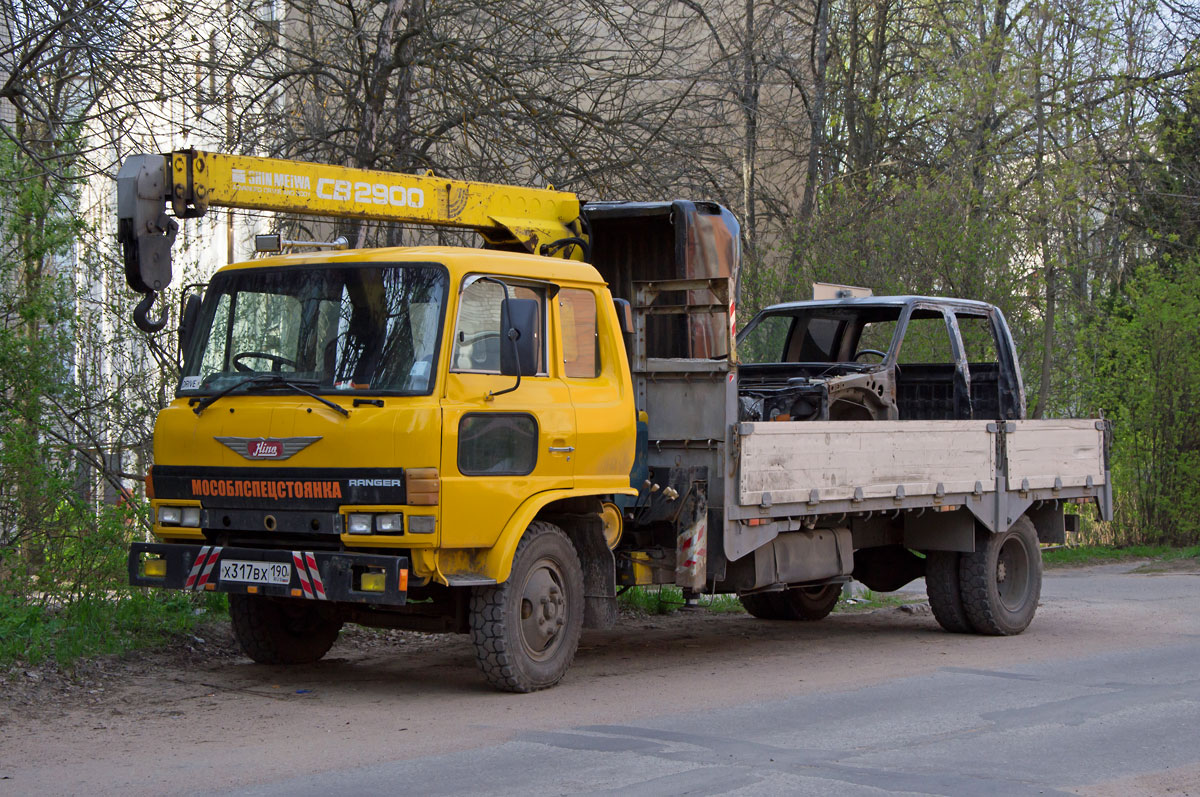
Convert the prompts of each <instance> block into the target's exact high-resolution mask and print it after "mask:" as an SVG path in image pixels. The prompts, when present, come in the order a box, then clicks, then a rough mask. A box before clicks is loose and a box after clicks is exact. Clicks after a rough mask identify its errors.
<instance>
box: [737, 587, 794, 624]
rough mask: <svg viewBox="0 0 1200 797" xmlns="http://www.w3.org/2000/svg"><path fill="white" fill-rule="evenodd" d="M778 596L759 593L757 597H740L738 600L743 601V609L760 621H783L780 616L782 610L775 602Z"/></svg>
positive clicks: (775, 593) (772, 593)
mask: <svg viewBox="0 0 1200 797" xmlns="http://www.w3.org/2000/svg"><path fill="white" fill-rule="evenodd" d="M778 595H779V593H778V592H759V593H757V594H755V595H739V596H738V600H739V601H741V604H742V608H744V609H745V610H746V611H748V612H749V613H750V614H751V616H753V617H757V618H758V619H760V620H782V619H783V618H782V617H780V616H779V613H780V609H779V608H778V607H777V606H776V602H775V598H776V597H777V596H778Z"/></svg>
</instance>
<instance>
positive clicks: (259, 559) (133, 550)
mask: <svg viewBox="0 0 1200 797" xmlns="http://www.w3.org/2000/svg"><path fill="white" fill-rule="evenodd" d="M147 554H148V555H150V556H152V557H157V558H161V559H164V560H165V561H166V563H167V572H166V575H164V576H147V575H144V573H143V572H142V560H143V559H144V558H145V556H146V555H147ZM222 560H232V561H238V562H255V563H262V564H264V565H269V564H287V565H288V566H289V567H290V569H291V579H290V581H289V582H288V583H287V584H266V583H247V582H244V581H222V580H221V577H220V576H221V561H222ZM408 567H409V564H408V557H406V556H380V555H376V554H365V553H349V552H346V551H332V552H330V551H286V550H272V549H263V548H231V547H222V546H220V545H178V544H171V543H152V542H135V543H133V544H132V545H131V546H130V547H129V583H130V584H132V585H133V586H135V587H160V588H163V589H182V590H187V591H190V592H232V593H240V594H248V593H252V594H256V595H268V596H272V597H278V598H301V599H308V600H323V601H339V602H344V603H367V604H376V605H385V606H403V605H404V604H405V602H406V600H407V595H408ZM368 569H369V570H371V571H373V572H376V573H378V572H379V571H380V570H382V571H383V573H384V588H383V590H382V591H381V592H375V591H368V590H363V589H359V585H360V583H361V577H362V573H363V572H365V571H367V570H368Z"/></svg>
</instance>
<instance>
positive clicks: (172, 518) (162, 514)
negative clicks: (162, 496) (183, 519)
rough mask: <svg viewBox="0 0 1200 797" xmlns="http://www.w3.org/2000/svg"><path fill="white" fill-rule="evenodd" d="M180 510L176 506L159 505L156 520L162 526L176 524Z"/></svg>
mask: <svg viewBox="0 0 1200 797" xmlns="http://www.w3.org/2000/svg"><path fill="white" fill-rule="evenodd" d="M181 515H182V510H180V508H179V507H177V506H160V507H159V508H158V522H159V523H160V524H162V525H164V526H178V525H179V520H180V516H181Z"/></svg>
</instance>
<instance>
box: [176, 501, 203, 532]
mask: <svg viewBox="0 0 1200 797" xmlns="http://www.w3.org/2000/svg"><path fill="white" fill-rule="evenodd" d="M179 525H181V526H187V527H189V528H198V527H199V526H200V507H198V506H185V507H184V508H183V512H182V513H181V515H180V519H179Z"/></svg>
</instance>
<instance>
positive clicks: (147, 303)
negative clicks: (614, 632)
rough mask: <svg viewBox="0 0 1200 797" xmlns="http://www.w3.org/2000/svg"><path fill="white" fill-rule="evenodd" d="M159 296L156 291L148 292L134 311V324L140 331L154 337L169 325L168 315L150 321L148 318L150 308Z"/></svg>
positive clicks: (164, 314)
mask: <svg viewBox="0 0 1200 797" xmlns="http://www.w3.org/2000/svg"><path fill="white" fill-rule="evenodd" d="M157 295H158V294H156V293H155V292H154V291H147V292H146V297H145V298H144V299H142V300H141V301H140V302H138V306H137V307H135V308H134V309H133V323H134V325H135V326H137V328H138V329H140V330H142V331H143V332H145V333H147V334H150V335H153V334H154V333H155V332H158V331H160V330H161V329H162V328H163V327H165V326H166V325H167V315H166V313H163V315H162V316H161V317H159V318H158V319H150V318H147V317H146V316H147V315H148V314H149V312H150V307H151V306H152V305H153V304H154V299H155V297H156V296H157Z"/></svg>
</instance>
